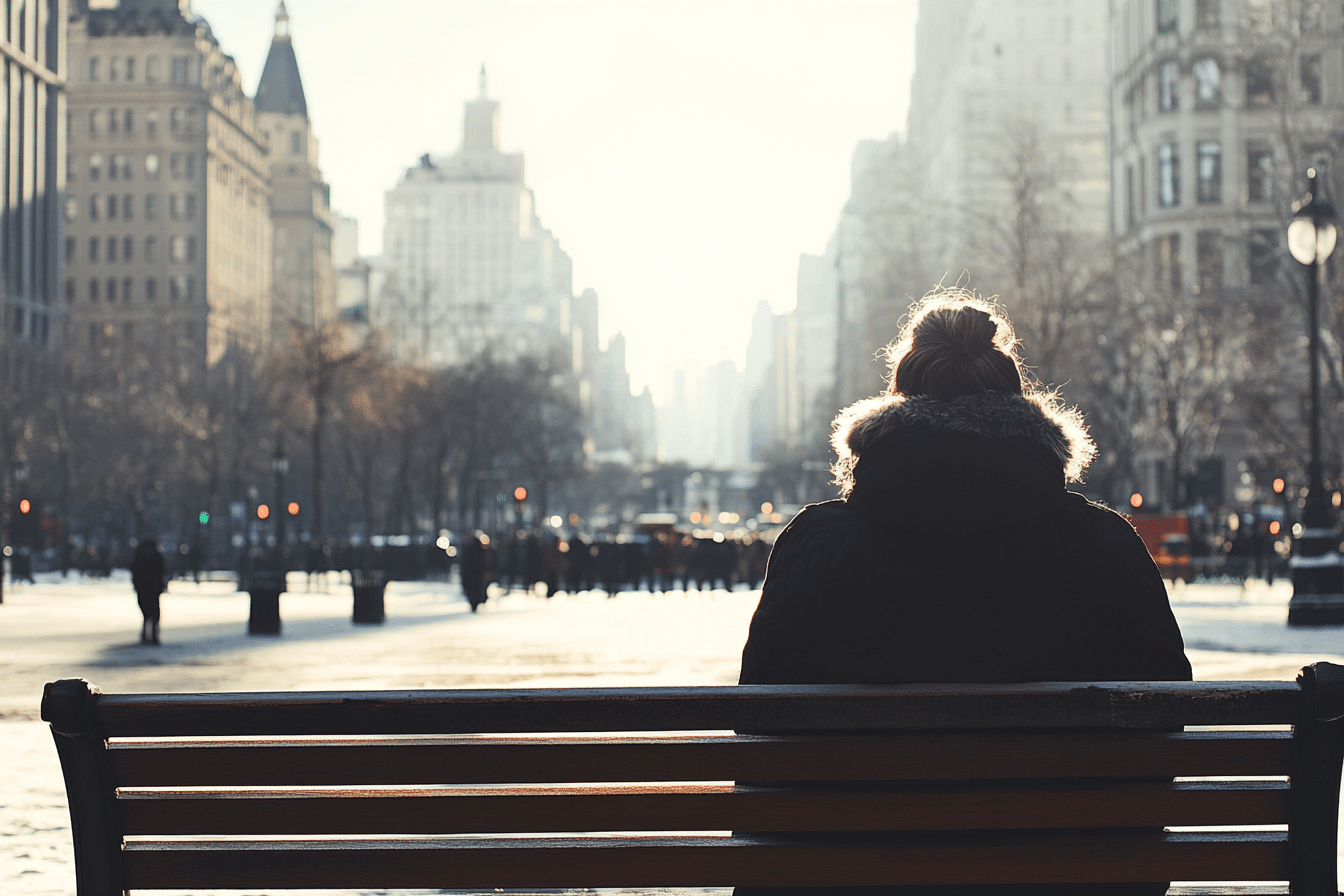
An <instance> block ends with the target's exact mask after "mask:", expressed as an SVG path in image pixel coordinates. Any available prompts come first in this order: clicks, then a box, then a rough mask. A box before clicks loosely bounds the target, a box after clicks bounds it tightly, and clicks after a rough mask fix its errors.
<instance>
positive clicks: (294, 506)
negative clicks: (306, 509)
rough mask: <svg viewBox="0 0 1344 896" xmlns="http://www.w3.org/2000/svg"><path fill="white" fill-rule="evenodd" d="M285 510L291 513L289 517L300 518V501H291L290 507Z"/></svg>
mask: <svg viewBox="0 0 1344 896" xmlns="http://www.w3.org/2000/svg"><path fill="white" fill-rule="evenodd" d="M285 509H286V510H288V511H289V515H290V516H298V515H299V502H298V501H290V502H289V506H288V507H286V508H285Z"/></svg>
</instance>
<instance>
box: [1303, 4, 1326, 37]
mask: <svg viewBox="0 0 1344 896" xmlns="http://www.w3.org/2000/svg"><path fill="white" fill-rule="evenodd" d="M1301 2H1302V5H1301V6H1300V7H1299V9H1298V25H1299V27H1300V28H1301V31H1302V33H1303V34H1315V33H1316V32H1318V31H1320V30H1321V28H1322V26H1323V24H1324V23H1323V21H1322V19H1321V14H1322V13H1323V12H1324V10H1323V9H1322V8H1321V7H1322V6H1324V5H1325V4H1323V3H1322V2H1321V0H1301Z"/></svg>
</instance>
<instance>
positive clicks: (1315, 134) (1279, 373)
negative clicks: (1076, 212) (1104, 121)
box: [1110, 0, 1344, 506]
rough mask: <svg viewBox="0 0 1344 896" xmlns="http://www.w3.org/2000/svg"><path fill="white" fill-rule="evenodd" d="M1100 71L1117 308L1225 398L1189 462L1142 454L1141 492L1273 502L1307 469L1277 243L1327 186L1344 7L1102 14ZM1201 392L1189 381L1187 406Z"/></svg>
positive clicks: (1273, 3) (1135, 0) (1199, 500)
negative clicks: (1118, 277)
mask: <svg viewBox="0 0 1344 896" xmlns="http://www.w3.org/2000/svg"><path fill="white" fill-rule="evenodd" d="M1110 56H1111V59H1112V79H1111V95H1110V101H1111V131H1112V134H1113V142H1112V147H1111V165H1110V167H1111V192H1112V197H1113V201H1112V205H1111V227H1112V230H1113V232H1114V233H1115V234H1116V239H1117V244H1118V248H1119V255H1120V257H1121V259H1122V267H1121V273H1122V274H1125V275H1128V279H1127V280H1126V282H1125V286H1126V292H1125V293H1124V294H1123V296H1124V297H1126V298H1128V300H1129V301H1130V302H1131V303H1133V304H1135V305H1137V306H1139V308H1138V313H1142V314H1145V315H1148V316H1149V317H1152V318H1153V319H1154V320H1157V321H1158V322H1159V323H1160V324H1161V326H1162V327H1163V328H1164V329H1163V333H1164V334H1171V337H1172V338H1171V339H1170V340H1169V342H1171V343H1174V344H1177V345H1193V346H1196V347H1197V348H1198V352H1199V353H1198V355H1196V356H1190V357H1189V358H1188V360H1187V361H1186V364H1187V366H1188V367H1189V368H1190V369H1191V370H1192V371H1194V370H1195V369H1196V366H1197V369H1198V371H1199V372H1200V374H1201V375H1203V376H1209V375H1211V374H1212V375H1216V376H1217V377H1218V383H1219V384H1220V385H1219V386H1218V389H1219V394H1218V395H1213V394H1210V395H1209V396H1208V397H1207V398H1205V399H1204V400H1203V411H1202V412H1196V411H1194V410H1191V411H1187V412H1185V413H1186V415H1187V416H1189V417H1191V418H1192V419H1191V424H1190V425H1189V429H1190V431H1191V432H1190V438H1191V440H1192V442H1191V444H1190V445H1189V446H1188V450H1187V452H1186V454H1184V455H1182V454H1180V453H1177V454H1175V455H1173V453H1172V451H1170V450H1167V451H1165V452H1164V451H1150V452H1146V453H1145V455H1144V457H1143V458H1142V459H1141V462H1140V464H1139V475H1138V481H1137V482H1136V483H1135V486H1136V489H1137V490H1138V491H1139V492H1140V493H1143V494H1148V495H1151V496H1155V497H1157V498H1158V500H1160V501H1162V502H1163V503H1167V504H1178V505H1180V504H1205V505H1210V506H1217V505H1220V504H1223V505H1226V504H1238V505H1242V506H1246V505H1248V504H1249V503H1250V502H1252V501H1265V500H1269V501H1274V500H1277V499H1276V498H1275V497H1274V496H1273V495H1271V494H1270V492H1269V487H1270V483H1271V482H1272V481H1273V479H1275V478H1278V477H1280V476H1287V477H1288V478H1289V480H1290V481H1291V480H1292V479H1293V476H1292V475H1291V469H1290V467H1291V465H1292V464H1294V463H1296V462H1298V458H1299V456H1301V455H1304V454H1305V451H1304V449H1301V448H1300V444H1304V443H1302V442H1301V433H1302V432H1303V430H1302V409H1303V400H1302V396H1303V393H1304V392H1305V390H1306V388H1307V376H1306V372H1305V361H1306V359H1305V354H1306V353H1305V350H1304V349H1303V348H1302V347H1301V346H1302V343H1303V342H1304V340H1305V338H1306V329H1305V326H1306V325H1305V321H1304V315H1303V305H1304V292H1303V289H1304V280H1303V277H1304V274H1303V272H1302V270H1301V268H1300V266H1299V265H1298V264H1297V263H1296V262H1294V261H1293V260H1292V259H1291V257H1290V256H1289V255H1288V254H1287V244H1286V236H1285V231H1286V225H1287V223H1288V220H1289V218H1290V216H1291V203H1292V201H1293V200H1294V199H1295V198H1296V197H1297V196H1298V195H1300V194H1301V193H1302V192H1303V191H1304V190H1305V189H1306V178H1305V172H1306V169H1307V168H1308V167H1311V166H1313V165H1314V166H1316V167H1319V168H1320V169H1321V170H1322V172H1323V174H1325V175H1326V176H1327V178H1328V174H1329V162H1330V157H1331V156H1332V155H1337V154H1338V152H1339V149H1340V147H1341V141H1342V140H1344V9H1341V7H1340V5H1339V4H1337V3H1333V4H1332V3H1323V2H1316V0H1292V2H1287V0H1156V2H1154V0H1111V48H1110ZM1337 173H1338V169H1336V181H1337ZM1330 304H1331V303H1329V302H1326V305H1327V310H1328V306H1329V305H1330ZM1154 350H1155V351H1157V352H1159V353H1166V352H1168V351H1169V350H1168V349H1166V348H1164V347H1163V346H1161V345H1158V346H1155V349H1154ZM1171 354H1172V355H1173V359H1174V362H1175V363H1176V364H1177V365H1179V364H1180V363H1181V361H1182V360H1183V359H1182V358H1181V356H1179V355H1176V354H1175V353H1174V352H1172V353H1171ZM1168 369H1170V365H1169V368H1168ZM1176 370H1177V371H1178V372H1179V370H1180V367H1179V366H1177V367H1176ZM1199 388H1200V383H1199V381H1198V379H1197V378H1195V377H1193V376H1192V377H1191V378H1190V379H1189V380H1188V381H1187V382H1186V383H1185V384H1184V386H1183V391H1184V400H1185V401H1186V402H1191V401H1192V400H1195V399H1198V396H1199V391H1198V390H1199ZM1328 406H1329V407H1333V405H1328ZM1180 413H1181V410H1180V408H1179V407H1177V410H1176V414H1177V415H1179V414H1180ZM1196 417H1198V419H1195V418H1196ZM1173 424H1181V420H1180V419H1179V417H1178V419H1176V420H1174V421H1173ZM1295 446H1297V447H1295ZM1298 478H1300V476H1299V477H1298Z"/></svg>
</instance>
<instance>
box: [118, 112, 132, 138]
mask: <svg viewBox="0 0 1344 896" xmlns="http://www.w3.org/2000/svg"><path fill="white" fill-rule="evenodd" d="M121 129H122V131H123V132H124V133H126V134H133V133H135V110H134V109H127V110H126V111H125V112H123V113H121Z"/></svg>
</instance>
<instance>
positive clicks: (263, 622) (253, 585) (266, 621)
mask: <svg viewBox="0 0 1344 896" xmlns="http://www.w3.org/2000/svg"><path fill="white" fill-rule="evenodd" d="M284 590H285V573H284V571H283V570H257V571H255V572H253V573H251V574H249V575H248V577H247V593H248V594H249V595H250V596H251V611H250V612H249V613H248V617H247V633H248V634H249V635H278V634H280V594H281V593H282V592H283V591H284Z"/></svg>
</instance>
